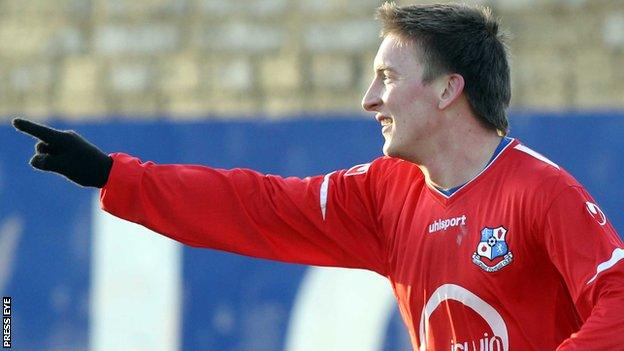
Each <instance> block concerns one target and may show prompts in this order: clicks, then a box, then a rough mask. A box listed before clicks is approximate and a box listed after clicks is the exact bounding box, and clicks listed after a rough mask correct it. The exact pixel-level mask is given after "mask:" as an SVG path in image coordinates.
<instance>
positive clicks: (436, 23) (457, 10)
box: [377, 3, 511, 133]
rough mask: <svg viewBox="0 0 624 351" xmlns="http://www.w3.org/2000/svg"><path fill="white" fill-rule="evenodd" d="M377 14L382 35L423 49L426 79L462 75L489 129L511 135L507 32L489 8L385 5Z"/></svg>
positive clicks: (470, 98) (476, 110)
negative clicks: (392, 36) (444, 75)
mask: <svg viewBox="0 0 624 351" xmlns="http://www.w3.org/2000/svg"><path fill="white" fill-rule="evenodd" d="M377 18H378V19H379V20H380V21H381V23H382V26H383V28H382V32H381V35H382V37H385V36H387V35H390V34H392V35H395V36H397V37H398V38H399V39H400V40H405V41H410V42H413V43H415V44H416V45H417V47H418V48H419V49H420V50H419V51H420V52H419V54H420V59H421V60H422V62H423V65H424V67H425V72H424V77H423V81H424V82H425V83H429V82H431V81H432V80H434V79H435V78H437V77H439V76H440V75H441V74H445V73H457V74H460V75H461V76H462V77H464V80H465V82H466V85H465V87H464V91H465V92H466V97H467V99H468V102H469V103H470V106H471V108H472V111H473V113H474V114H475V115H476V116H477V117H478V118H479V120H480V121H482V122H483V123H484V125H485V126H486V127H488V128H490V129H496V130H500V131H501V132H503V133H507V130H508V128H509V124H508V121H507V115H506V112H505V110H506V109H507V107H508V106H509V101H510V99H511V85H510V79H509V64H508V62H507V61H508V60H507V47H506V45H505V43H504V40H505V37H506V35H505V34H504V33H502V31H499V24H498V22H497V20H496V19H495V18H494V17H493V16H492V12H491V11H490V9H489V8H487V7H480V6H474V7H473V6H468V5H464V4H444V5H442V4H438V5H410V6H397V5H396V4H394V3H385V4H383V5H382V6H381V7H379V8H378V9H377Z"/></svg>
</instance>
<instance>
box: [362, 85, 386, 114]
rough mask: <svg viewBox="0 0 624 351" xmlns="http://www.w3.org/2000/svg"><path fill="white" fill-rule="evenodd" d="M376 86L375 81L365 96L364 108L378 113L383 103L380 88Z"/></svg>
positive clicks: (363, 100) (363, 99)
mask: <svg viewBox="0 0 624 351" xmlns="http://www.w3.org/2000/svg"><path fill="white" fill-rule="evenodd" d="M375 85H376V84H375V80H373V82H372V83H371V85H370V86H369V87H368V90H367V91H366V94H364V97H363V98H362V108H363V109H364V110H366V111H369V112H373V111H378V110H379V107H380V106H381V104H382V103H383V102H382V100H381V94H380V92H379V88H377V87H376V86H375Z"/></svg>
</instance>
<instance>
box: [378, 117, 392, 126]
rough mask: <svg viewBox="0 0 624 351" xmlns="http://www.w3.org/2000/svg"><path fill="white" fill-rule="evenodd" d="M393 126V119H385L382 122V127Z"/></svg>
mask: <svg viewBox="0 0 624 351" xmlns="http://www.w3.org/2000/svg"><path fill="white" fill-rule="evenodd" d="M391 124H392V118H384V119H382V120H381V125H382V126H383V127H385V126H389V125H391Z"/></svg>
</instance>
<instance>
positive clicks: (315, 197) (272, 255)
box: [100, 154, 386, 275]
mask: <svg viewBox="0 0 624 351" xmlns="http://www.w3.org/2000/svg"><path fill="white" fill-rule="evenodd" d="M111 156H112V157H113V160H114V162H113V168H112V170H111V174H110V177H109V180H108V182H107V184H106V186H105V187H104V188H103V189H102V190H101V192H100V201H101V207H102V208H103V209H104V210H105V211H107V212H109V213H111V214H113V215H115V216H117V217H120V218H123V219H126V220H128V221H132V222H135V223H138V224H141V225H143V226H145V227H147V228H149V229H151V230H153V231H155V232H157V233H160V234H163V235H165V236H168V237H170V238H172V239H174V240H176V241H179V242H182V243H184V244H187V245H190V246H195V247H205V248H212V249H217V250H223V251H229V252H234V253H238V254H242V255H247V256H253V257H259V258H266V259H272V260H279V261H285V262H292V263H303V264H312V265H322V266H338V267H349V268H363V269H369V270H373V271H376V272H379V273H380V274H382V275H383V274H385V270H386V268H385V267H386V263H385V262H386V258H385V256H386V254H385V246H386V245H385V240H384V236H383V234H382V233H380V230H379V228H378V224H377V210H376V209H377V204H378V202H379V201H381V197H382V195H383V192H382V191H380V190H379V187H380V186H382V185H381V184H380V183H381V182H382V179H383V170H382V169H381V168H383V167H384V164H383V163H384V162H383V161H382V159H378V160H376V161H374V162H373V163H372V164H365V165H359V166H356V167H353V168H351V169H349V170H341V171H336V172H332V173H330V174H327V175H324V176H315V177H307V178H303V179H301V178H296V177H288V178H283V177H279V176H274V175H265V174H261V173H258V172H255V171H252V170H248V169H232V170H224V169H215V168H210V167H204V166H196V165H157V164H154V163H152V162H145V163H142V162H141V161H140V160H139V159H137V158H134V157H131V156H129V155H125V154H112V155H111Z"/></svg>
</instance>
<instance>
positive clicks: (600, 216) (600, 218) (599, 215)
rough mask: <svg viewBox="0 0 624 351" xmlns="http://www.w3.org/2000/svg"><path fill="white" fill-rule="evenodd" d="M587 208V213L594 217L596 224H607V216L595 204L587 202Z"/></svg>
mask: <svg viewBox="0 0 624 351" xmlns="http://www.w3.org/2000/svg"><path fill="white" fill-rule="evenodd" d="M585 206H586V207H587V211H588V212H589V214H590V215H591V216H592V217H594V219H595V220H596V222H598V224H600V225H605V224H606V223H607V216H605V214H604V212H602V210H601V209H600V207H598V205H596V204H595V203H593V202H589V201H587V202H585Z"/></svg>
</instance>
